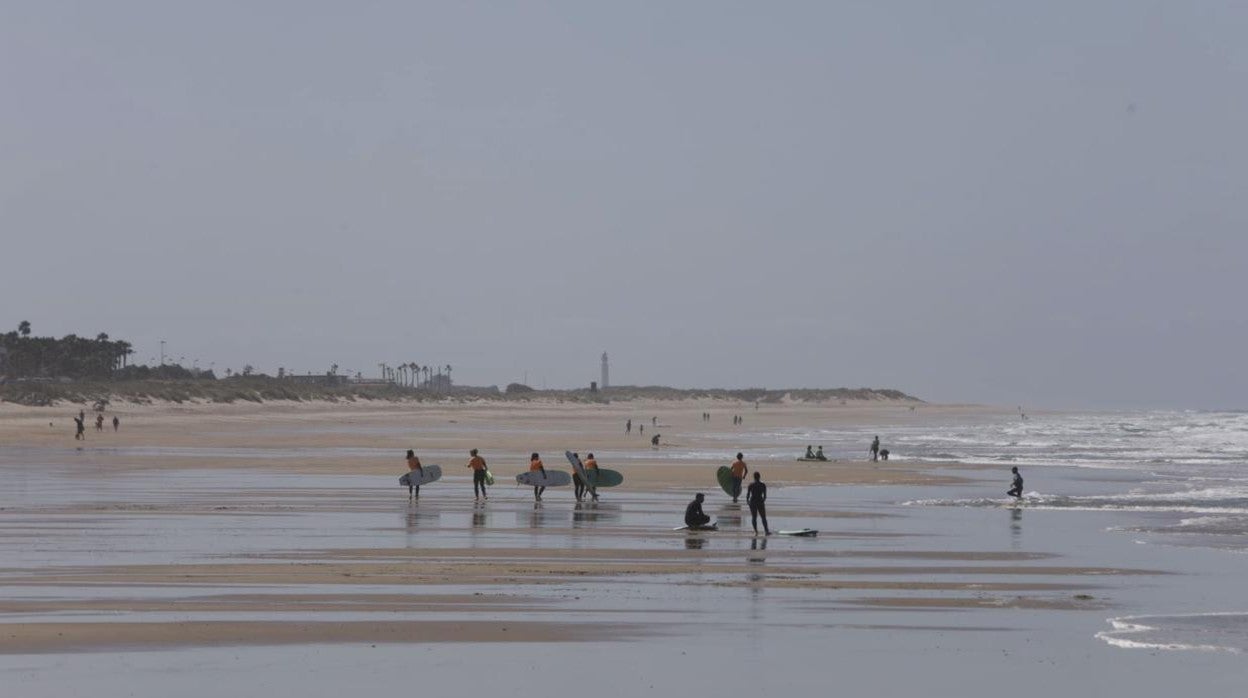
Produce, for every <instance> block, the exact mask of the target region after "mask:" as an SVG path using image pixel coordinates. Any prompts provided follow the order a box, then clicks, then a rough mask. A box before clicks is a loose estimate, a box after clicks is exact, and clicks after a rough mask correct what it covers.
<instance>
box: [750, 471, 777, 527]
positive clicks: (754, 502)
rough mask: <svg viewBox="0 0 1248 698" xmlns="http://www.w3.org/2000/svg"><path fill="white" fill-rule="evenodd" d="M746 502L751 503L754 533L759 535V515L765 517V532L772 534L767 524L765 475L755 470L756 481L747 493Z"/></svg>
mask: <svg viewBox="0 0 1248 698" xmlns="http://www.w3.org/2000/svg"><path fill="white" fill-rule="evenodd" d="M745 503H746V504H749V505H750V523H751V524H753V526H754V535H756V536H757V535H758V517H760V516H761V517H763V533H764V534H766V535H769V536H770V535H771V528H770V527H768V526H767V506H766V505H767V485H764V484H763V476H762V475H761V474H759V472H758V471H757V470H755V471H754V482H753V484H751V485H750V488H749V490H747V491H746V493H745Z"/></svg>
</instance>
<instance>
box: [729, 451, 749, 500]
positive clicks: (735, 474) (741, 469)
mask: <svg viewBox="0 0 1248 698" xmlns="http://www.w3.org/2000/svg"><path fill="white" fill-rule="evenodd" d="M744 458H745V455H744V454H741V453H738V454H737V459H736V460H734V461H733V462H732V466H731V468H732V503H733V504H736V503H737V497H740V496H741V481H742V480H744V479H745V474H746V473H748V472H750V469H749V468H747V467H746V465H745V461H744V460H742V459H744Z"/></svg>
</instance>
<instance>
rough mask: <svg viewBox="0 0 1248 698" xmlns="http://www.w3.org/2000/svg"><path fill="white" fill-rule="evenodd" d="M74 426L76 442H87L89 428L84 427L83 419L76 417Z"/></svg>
mask: <svg viewBox="0 0 1248 698" xmlns="http://www.w3.org/2000/svg"><path fill="white" fill-rule="evenodd" d="M79 414H81V413H79ZM74 425H75V427H74V429H75V431H74V441H85V440H86V438H87V427H86V426H85V425H83V423H82V417H74Z"/></svg>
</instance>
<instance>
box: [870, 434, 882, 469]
mask: <svg viewBox="0 0 1248 698" xmlns="http://www.w3.org/2000/svg"><path fill="white" fill-rule="evenodd" d="M870 451H871V462H872V463H874V462H876V461H878V460H879V459H880V437H878V436H877V437H875V439H874V440H873V441H872V442H871V448H870Z"/></svg>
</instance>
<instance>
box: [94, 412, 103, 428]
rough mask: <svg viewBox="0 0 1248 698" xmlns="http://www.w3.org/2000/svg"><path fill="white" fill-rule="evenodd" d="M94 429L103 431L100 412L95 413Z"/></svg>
mask: <svg viewBox="0 0 1248 698" xmlns="http://www.w3.org/2000/svg"><path fill="white" fill-rule="evenodd" d="M95 430H96V431H104V415H102V414H97V415H95Z"/></svg>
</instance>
